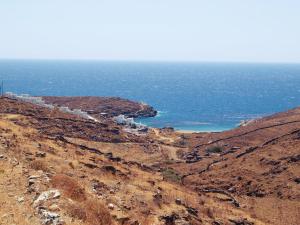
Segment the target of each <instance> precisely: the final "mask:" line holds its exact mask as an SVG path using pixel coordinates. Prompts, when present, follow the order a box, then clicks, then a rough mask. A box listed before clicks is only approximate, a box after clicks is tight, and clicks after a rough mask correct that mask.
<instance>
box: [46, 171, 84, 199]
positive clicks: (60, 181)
mask: <svg viewBox="0 0 300 225" xmlns="http://www.w3.org/2000/svg"><path fill="white" fill-rule="evenodd" d="M51 182H52V185H53V187H55V188H58V189H60V190H62V191H63V193H64V194H65V195H66V196H67V197H69V198H71V199H73V200H75V201H79V202H80V201H84V200H86V193H85V190H84V188H82V187H81V186H80V185H79V184H78V182H77V181H76V180H75V179H73V178H72V177H69V176H66V175H63V174H59V175H56V176H54V177H53V178H52V180H51Z"/></svg>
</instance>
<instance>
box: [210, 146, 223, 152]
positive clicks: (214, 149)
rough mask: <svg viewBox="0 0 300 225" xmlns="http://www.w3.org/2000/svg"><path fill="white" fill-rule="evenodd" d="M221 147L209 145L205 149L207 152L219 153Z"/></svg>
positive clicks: (221, 149)
mask: <svg viewBox="0 0 300 225" xmlns="http://www.w3.org/2000/svg"><path fill="white" fill-rule="evenodd" d="M222 151H223V148H222V147H221V146H210V147H208V148H207V149H206V152H207V153H221V152H222Z"/></svg>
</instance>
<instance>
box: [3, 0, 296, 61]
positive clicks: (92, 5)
mask: <svg viewBox="0 0 300 225" xmlns="http://www.w3.org/2000/svg"><path fill="white" fill-rule="evenodd" d="M0 58H64V59H68V58H71V59H107V60H111V59H116V60H167V61H172V60H185V61H190V60H191V61H248V62H251V61H254V62H300V0H1V1H0Z"/></svg>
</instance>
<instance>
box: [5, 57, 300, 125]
mask: <svg viewBox="0 0 300 225" xmlns="http://www.w3.org/2000/svg"><path fill="white" fill-rule="evenodd" d="M0 79H3V80H4V82H5V89H6V91H12V92H16V93H19V94H20V93H28V94H31V95H56V96H60V95H64V96H66V95H69V96H85V95H90V96H120V97H123V98H128V99H132V100H136V101H142V102H146V103H148V104H150V105H152V106H154V107H155V108H156V109H157V110H158V111H160V113H159V115H158V116H157V117H155V118H148V119H142V120H140V122H142V123H145V124H148V125H150V126H154V127H164V126H172V127H175V128H176V129H183V130H198V131H201V130H205V131H220V130H226V129H230V128H233V127H235V126H236V125H237V124H238V123H239V122H240V121H241V120H245V119H252V118H257V117H261V116H264V115H269V114H271V113H274V112H279V111H284V110H287V109H290V108H293V107H296V106H298V105H300V65H299V64H234V63H154V62H152V63H150V62H149V63H147V62H104V61H33V60H31V61H24V60H23V61H22V60H2V61H0Z"/></svg>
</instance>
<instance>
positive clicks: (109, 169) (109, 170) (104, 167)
mask: <svg viewBox="0 0 300 225" xmlns="http://www.w3.org/2000/svg"><path fill="white" fill-rule="evenodd" d="M102 168H103V169H104V170H106V171H108V172H111V173H112V174H116V172H117V169H116V168H115V167H113V166H103V167H102Z"/></svg>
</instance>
